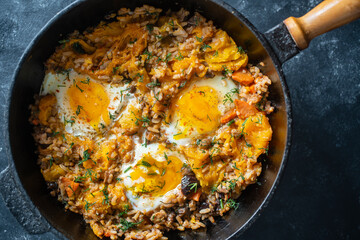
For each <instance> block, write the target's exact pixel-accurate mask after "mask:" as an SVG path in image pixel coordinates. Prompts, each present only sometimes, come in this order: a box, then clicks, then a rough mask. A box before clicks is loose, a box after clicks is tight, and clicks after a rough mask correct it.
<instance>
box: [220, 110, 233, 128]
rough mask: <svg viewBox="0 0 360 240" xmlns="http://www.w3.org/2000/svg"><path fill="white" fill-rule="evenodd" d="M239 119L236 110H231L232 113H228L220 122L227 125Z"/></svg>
mask: <svg viewBox="0 0 360 240" xmlns="http://www.w3.org/2000/svg"><path fill="white" fill-rule="evenodd" d="M236 117H237V114H236V109H235V108H234V109H231V110H230V111H228V112H227V113H225V114H224V115H223V116H222V117H221V119H220V122H221V124H225V123H227V122H230V121H231V120H233V119H234V118H236Z"/></svg>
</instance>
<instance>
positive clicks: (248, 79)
mask: <svg viewBox="0 0 360 240" xmlns="http://www.w3.org/2000/svg"><path fill="white" fill-rule="evenodd" d="M231 77H232V79H234V80H235V81H237V82H239V83H240V84H241V85H246V86H247V85H250V84H251V83H253V82H254V77H253V76H251V73H250V72H249V71H248V70H246V69H245V68H241V69H239V70H238V71H236V72H234V73H233V74H232V76H231Z"/></svg>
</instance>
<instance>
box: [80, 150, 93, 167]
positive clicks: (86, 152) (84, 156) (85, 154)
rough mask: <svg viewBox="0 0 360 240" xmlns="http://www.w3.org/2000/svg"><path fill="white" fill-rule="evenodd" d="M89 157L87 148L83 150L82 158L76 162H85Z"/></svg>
mask: <svg viewBox="0 0 360 240" xmlns="http://www.w3.org/2000/svg"><path fill="white" fill-rule="evenodd" d="M89 159H90V154H89V149H87V150H85V151H84V152H83V157H82V160H81V161H80V162H79V163H78V165H79V166H80V165H81V164H82V163H83V162H86V161H87V160H89Z"/></svg>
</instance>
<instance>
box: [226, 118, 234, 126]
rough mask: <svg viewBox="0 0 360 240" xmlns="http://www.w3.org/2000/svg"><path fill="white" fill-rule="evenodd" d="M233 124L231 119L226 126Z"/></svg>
mask: <svg viewBox="0 0 360 240" xmlns="http://www.w3.org/2000/svg"><path fill="white" fill-rule="evenodd" d="M234 122H235V120H234V119H231V120H230V121H229V122H228V123H227V125H228V126H230V125H231V124H233V123H234Z"/></svg>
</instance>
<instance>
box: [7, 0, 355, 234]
mask: <svg viewBox="0 0 360 240" xmlns="http://www.w3.org/2000/svg"><path fill="white" fill-rule="evenodd" d="M143 4H149V5H152V6H155V7H158V8H162V9H164V10H167V9H172V10H179V9H180V8H181V7H184V8H185V9H187V10H189V11H191V12H194V11H198V12H200V14H202V15H203V16H205V17H206V18H207V19H208V20H210V19H211V20H213V21H214V24H215V25H216V26H217V27H220V28H222V29H224V30H225V31H227V32H228V33H229V34H230V35H231V37H232V38H233V39H234V40H235V41H236V42H237V43H238V44H240V45H241V46H243V48H244V49H246V50H247V51H248V55H249V59H250V62H252V63H254V64H257V63H259V62H260V61H262V62H264V63H265V67H263V68H262V71H263V72H264V73H265V74H266V75H268V76H269V77H270V78H271V80H272V82H273V83H272V85H271V88H270V93H271V95H270V100H271V101H272V103H273V104H274V106H275V107H276V112H274V113H273V114H271V115H270V122H271V125H272V128H273V130H274V134H273V139H272V141H271V143H270V154H269V157H268V159H267V160H266V161H264V162H263V172H262V174H261V176H260V178H259V184H254V185H252V186H249V187H248V188H247V189H246V190H245V191H244V192H243V194H242V195H241V197H240V199H239V200H238V201H239V202H240V207H239V208H238V209H237V210H236V211H233V212H231V213H230V214H228V215H227V216H225V217H224V218H218V219H217V224H216V225H211V224H208V228H207V229H202V230H199V231H185V232H180V233H179V232H169V233H167V234H166V236H168V237H169V239H228V238H231V237H234V236H238V235H239V234H241V233H242V232H243V231H244V230H245V229H246V228H247V227H249V225H250V223H251V222H253V221H254V219H255V218H256V216H258V215H259V212H260V211H261V209H263V208H264V207H265V206H266V205H267V202H268V200H269V199H270V197H271V196H272V195H273V193H274V190H275V188H276V186H277V184H278V182H279V177H280V175H281V173H282V171H283V169H284V165H285V162H286V159H287V156H288V153H289V147H290V138H291V121H292V119H291V104H290V98H289V91H288V88H287V86H286V83H285V79H284V76H283V72H282V69H281V65H282V63H283V62H285V61H286V60H288V59H289V58H291V57H292V56H294V55H296V54H297V53H298V52H299V51H300V50H302V49H304V48H306V47H307V45H308V43H309V42H310V40H311V39H312V38H314V37H316V36H317V35H319V34H322V33H324V32H326V31H328V30H331V29H333V28H335V27H338V26H341V25H343V24H345V23H348V22H350V21H352V20H354V19H356V18H358V17H359V15H360V1H358V0H328V1H325V2H323V3H322V4H320V5H319V6H318V7H316V8H315V9H314V10H312V11H311V12H310V13H308V14H307V15H305V16H303V17H301V18H299V19H296V18H288V19H286V20H285V21H284V22H283V23H280V24H279V25H278V26H276V27H274V28H272V29H270V30H269V31H267V32H266V33H265V34H262V33H260V32H258V31H257V30H256V29H255V28H254V27H253V26H252V25H251V23H250V22H249V21H248V20H247V19H245V18H244V17H243V16H242V15H241V14H240V13H238V12H237V11H236V10H235V9H234V8H232V7H230V6H229V5H227V4H225V3H224V2H222V1H220V0H196V1H195V0H181V1H180V0H178V1H167V0H144V1H141V0H123V1H118V0H109V1H101V0H88V1H85V0H81V1H78V2H75V3H74V4H72V5H70V6H69V7H67V8H66V9H64V10H63V11H61V12H60V13H59V14H57V15H56V16H55V17H54V18H53V19H51V20H50V22H49V23H47V24H46V26H45V27H44V28H43V29H42V30H41V32H40V33H39V34H38V35H37V37H36V38H35V39H34V40H33V41H32V43H31V44H30V46H29V47H28V48H27V50H26V52H25V54H24V55H23V57H22V59H21V61H20V63H19V66H18V68H17V70H16V72H15V75H14V81H13V86H12V95H11V99H10V101H9V102H10V104H9V109H8V113H7V114H8V131H6V133H5V136H6V138H7V140H8V141H7V142H8V154H9V166H8V167H7V168H6V169H5V170H4V171H3V172H1V175H0V181H1V182H2V184H1V185H0V192H1V193H2V196H3V198H4V200H5V202H6V204H7V206H8V208H9V209H10V211H11V212H12V213H13V215H14V216H15V217H16V218H17V220H18V221H19V223H20V224H21V225H22V226H23V227H24V229H26V230H27V231H28V232H29V233H33V234H39V233H45V232H49V231H51V232H53V233H54V234H56V235H57V236H58V237H59V238H63V239H65V238H70V239H96V237H95V235H94V234H93V233H92V231H91V229H90V227H88V226H87V225H86V224H85V223H84V221H83V220H82V217H81V216H80V215H77V214H74V213H72V212H65V211H64V208H63V205H62V204H61V203H59V202H58V201H57V200H56V199H55V198H53V197H51V196H50V194H49V193H48V190H47V189H46V184H45V181H44V179H43V177H42V175H41V173H40V170H39V167H38V166H37V164H36V159H37V157H36V155H35V154H34V151H35V146H34V141H33V139H32V136H31V132H32V128H31V126H30V124H29V123H28V118H29V114H30V112H29V110H28V106H29V104H31V103H33V95H34V94H36V93H38V92H39V89H40V85H41V82H42V80H43V78H44V65H43V63H44V62H45V61H46V59H47V58H49V56H50V55H51V54H52V53H53V52H54V50H55V47H56V46H57V45H58V41H59V40H61V39H63V38H64V37H65V36H66V35H67V34H68V33H71V32H73V31H74V30H75V29H78V30H80V31H82V30H84V29H85V28H86V27H88V26H91V25H96V23H98V22H99V21H100V20H101V19H103V17H104V16H105V15H106V14H108V13H110V12H114V11H116V10H118V9H119V8H121V7H127V8H131V9H134V8H135V7H138V6H142V5H143ZM259 11H260V10H259ZM290 33H291V34H290ZM300 72H301V70H299V73H300Z"/></svg>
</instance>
